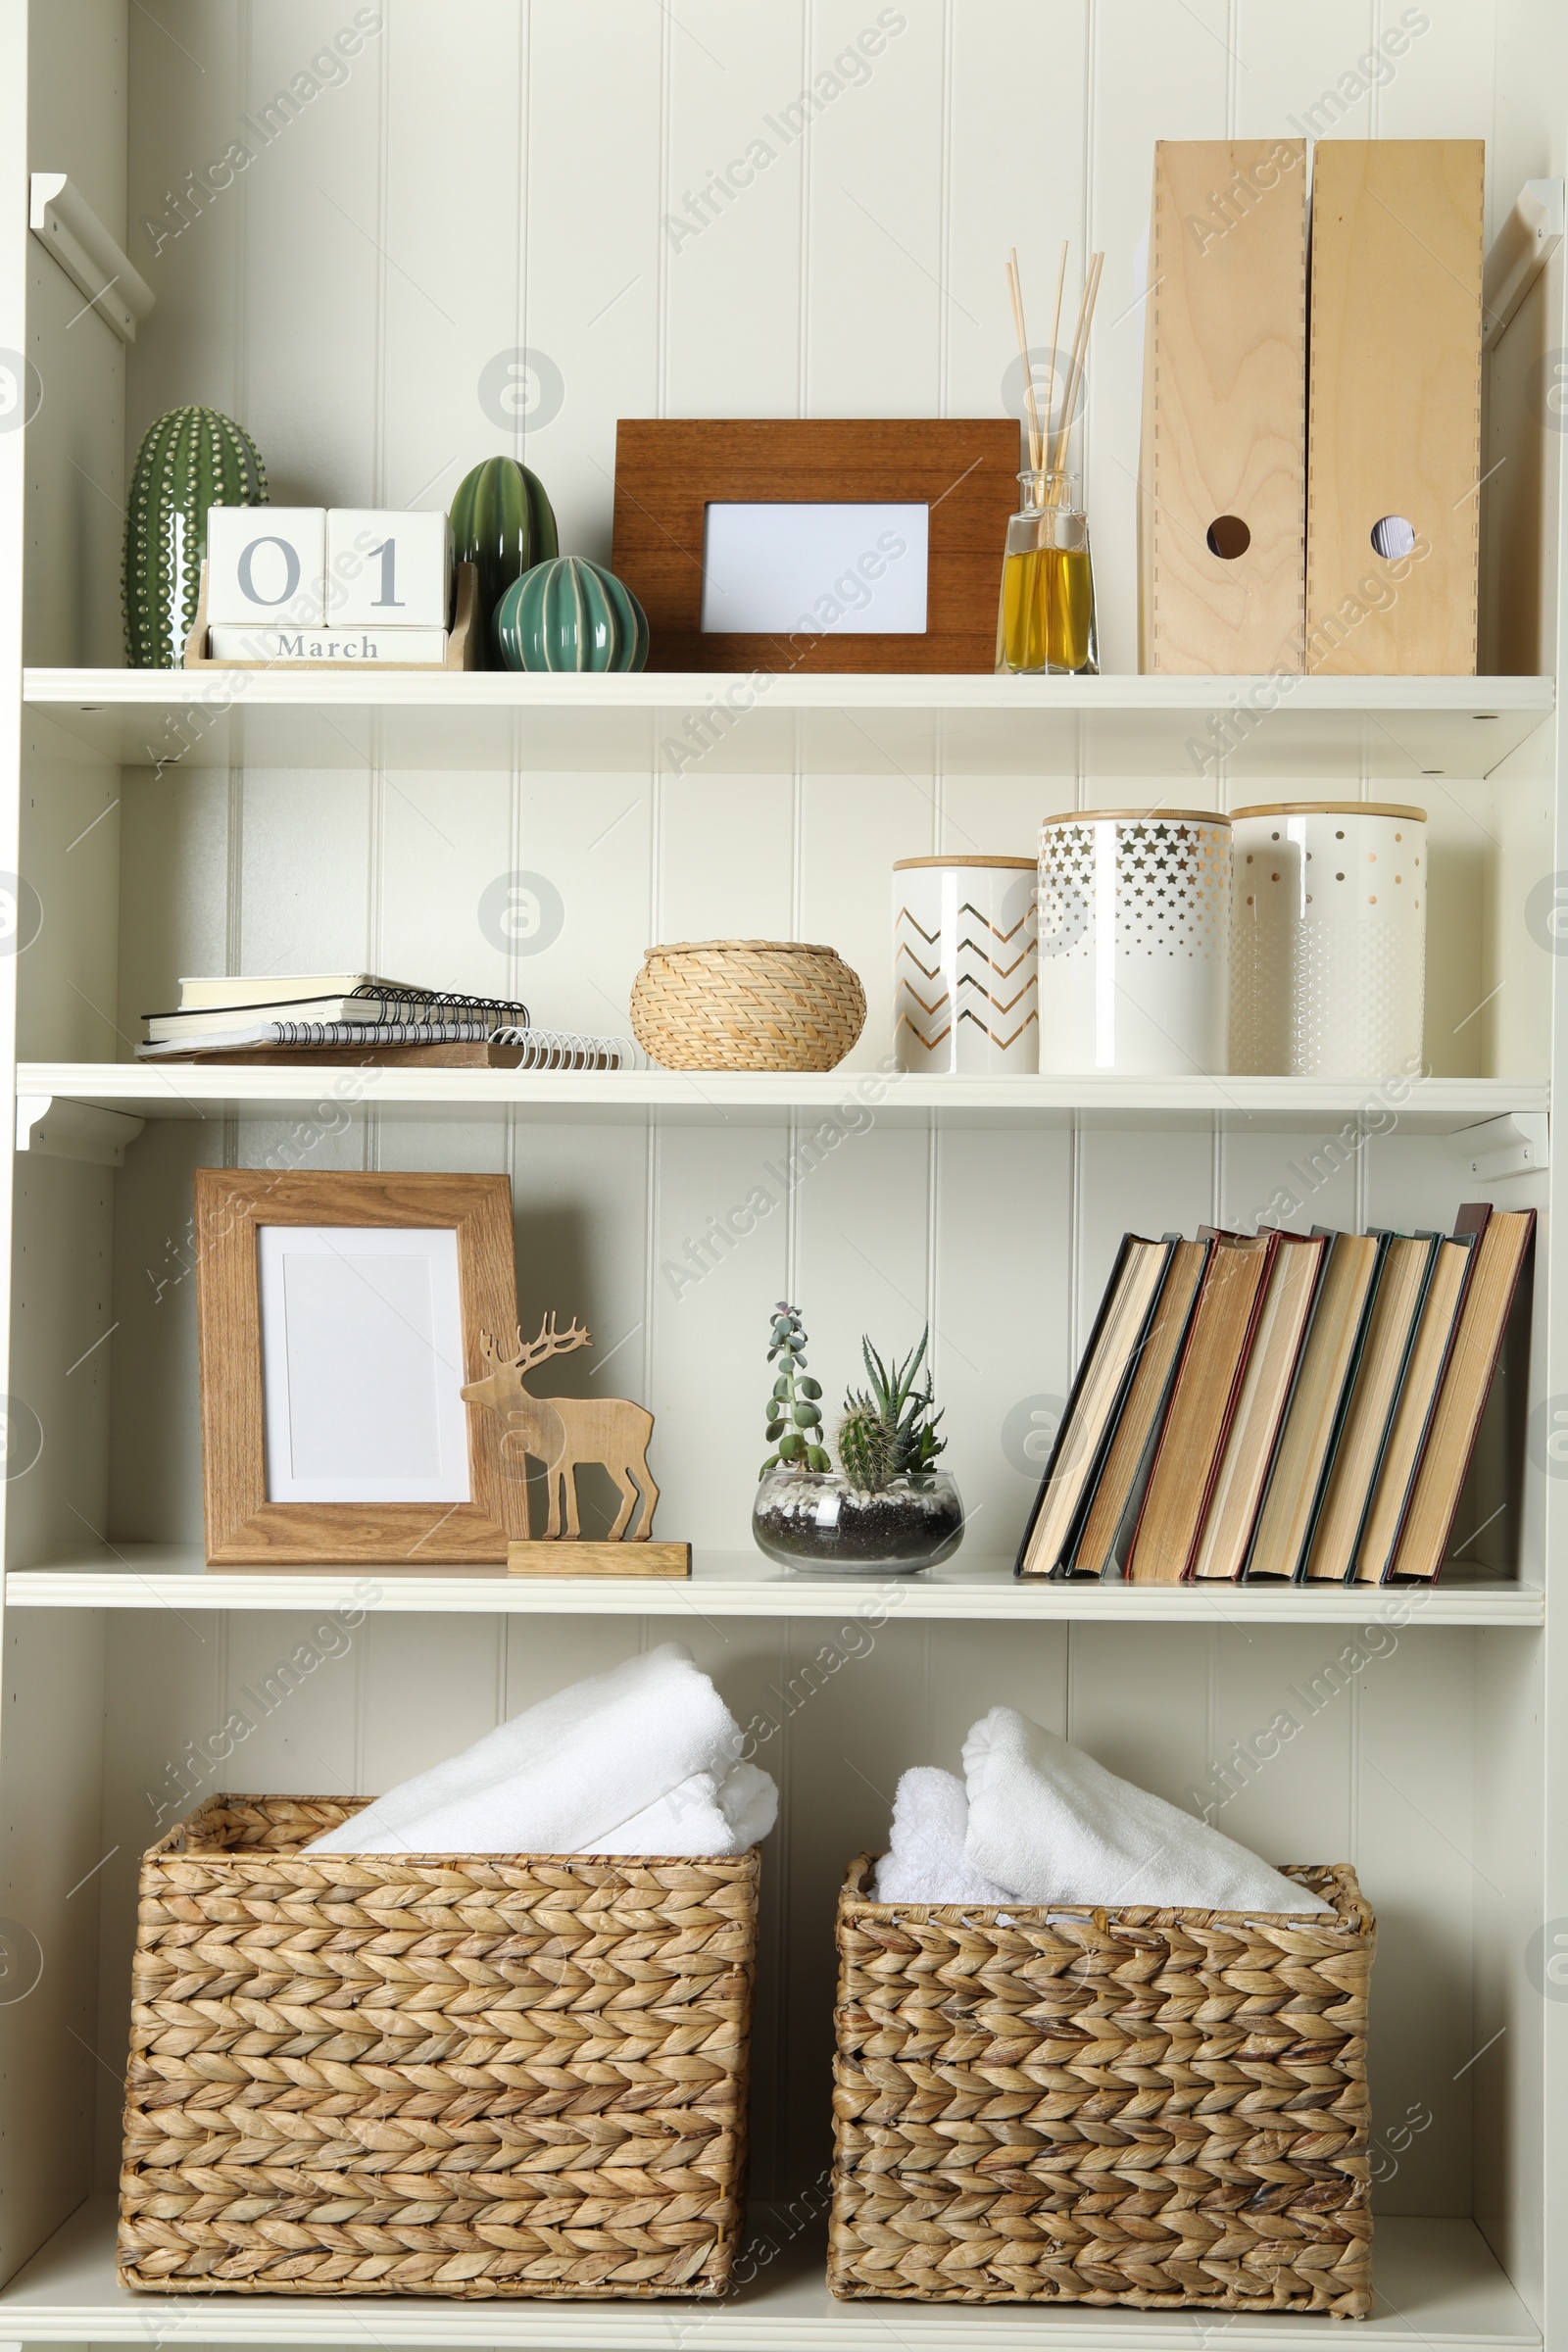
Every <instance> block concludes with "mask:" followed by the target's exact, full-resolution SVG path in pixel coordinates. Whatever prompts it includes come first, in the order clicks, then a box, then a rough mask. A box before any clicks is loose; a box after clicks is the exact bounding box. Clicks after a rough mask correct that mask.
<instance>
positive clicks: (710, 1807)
mask: <svg viewBox="0 0 1568 2352" xmlns="http://www.w3.org/2000/svg"><path fill="white" fill-rule="evenodd" d="M777 1819H778V1786H777V1784H776V1782H774V1781H773V1780H772V1779H771V1778H770V1777H769V1776H768V1774H767V1773H765V1772H761V1771H760V1770H759V1769H758V1767H757V1766H756V1765H755V1764H732V1765H731V1766H730V1768H729V1770H728V1772H726V1773H716V1772H694V1773H693V1774H692V1775H691V1777H690V1779H689V1780H684V1781H682V1782H681V1783H680V1785H679V1786H678V1788H674V1789H670V1791H669V1793H668V1795H667V1796H661V1797H658V1798H656V1800H655V1801H654V1803H653V1804H651V1805H645V1806H644V1808H643V1810H642V1811H641V1812H640V1813H634V1814H633V1815H632V1817H631V1819H630V1821H623V1822H622V1823H621V1825H620V1827H619V1829H618V1830H611V1831H608V1832H607V1833H606V1835H605V1836H604V1837H603V1838H591V1839H590V1840H589V1842H588V1843H587V1844H586V1845H585V1846H584V1847H583V1849H582V1850H583V1852H584V1853H585V1854H744V1853H745V1852H746V1850H747V1848H748V1847H749V1846H754V1845H760V1843H761V1841H762V1839H763V1838H765V1837H766V1836H767V1834H768V1832H769V1830H770V1829H771V1828H772V1827H773V1824H774V1822H775V1821H777Z"/></svg>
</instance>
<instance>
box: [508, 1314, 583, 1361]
mask: <svg viewBox="0 0 1568 2352" xmlns="http://www.w3.org/2000/svg"><path fill="white" fill-rule="evenodd" d="M593 1344H594V1343H593V1337H592V1335H591V1333H589V1332H586V1331H584V1330H583V1329H582V1327H581V1325H580V1324H579V1323H578V1322H577V1321H576V1318H575V1317H573V1319H572V1324H571V1328H570V1330H569V1331H558V1330H557V1328H556V1316H555V1310H554V1308H552V1310H551V1312H550V1313H549V1314H548V1315H546V1317H545V1319H544V1321H543V1322H542V1323H541V1324H540V1326H539V1337H538V1338H537V1339H536V1340H524V1338H523V1336H522V1329H521V1326H520V1325H519V1326H518V1329H517V1352H516V1354H515V1356H513V1357H512V1359H511V1361H512V1367H513V1369H514V1371H515V1372H517V1373H518V1374H519V1375H520V1374H521V1373H524V1372H531V1371H532V1369H533V1367H534V1365H535V1364H542V1363H544V1362H545V1360H546V1358H547V1357H549V1356H552V1355H569V1354H570V1352H571V1350H572V1349H573V1348H591V1347H592V1346H593Z"/></svg>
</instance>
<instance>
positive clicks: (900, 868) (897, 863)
mask: <svg viewBox="0 0 1568 2352" xmlns="http://www.w3.org/2000/svg"><path fill="white" fill-rule="evenodd" d="M1038 863H1039V859H1038V858H894V860H893V871H894V872H895V873H896V874H902V873H906V872H907V870H908V868H909V867H910V866H911V865H1020V866H1024V867H1026V868H1027V869H1028V871H1029V872H1031V873H1033V871H1034V869H1035V867H1036V865H1037V864H1038Z"/></svg>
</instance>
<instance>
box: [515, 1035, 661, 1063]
mask: <svg viewBox="0 0 1568 2352" xmlns="http://www.w3.org/2000/svg"><path fill="white" fill-rule="evenodd" d="M490 1043H491V1044H492V1045H493V1046H520V1047H521V1048H522V1059H521V1061H520V1062H518V1064H517V1067H518V1068H519V1069H521V1070H634V1069H636V1068H638V1067H639V1064H640V1060H641V1056H640V1055H639V1054H638V1052H637V1048H636V1047H635V1046H634V1045H633V1044H632V1042H631V1039H630V1038H629V1037H594V1036H592V1035H590V1034H588V1033H586V1032H583V1031H579V1030H575V1029H497V1030H495V1031H493V1032H492V1034H491V1039H490Z"/></svg>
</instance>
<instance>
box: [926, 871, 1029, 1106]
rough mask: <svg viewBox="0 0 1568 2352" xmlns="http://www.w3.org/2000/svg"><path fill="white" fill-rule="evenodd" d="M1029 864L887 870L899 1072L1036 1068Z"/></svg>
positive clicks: (1008, 1071) (996, 1073)
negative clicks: (890, 887) (890, 890)
mask: <svg viewBox="0 0 1568 2352" xmlns="http://www.w3.org/2000/svg"><path fill="white" fill-rule="evenodd" d="M1039 1033H1040V1019H1039V1011H1038V1007H1037V1005H1036V996H1035V861H1034V859H1033V858H900V859H899V861H898V863H897V864H896V865H895V866H894V868H893V1054H894V1060H895V1064H896V1066H897V1067H898V1068H899V1069H901V1070H927V1071H940V1072H942V1073H943V1074H945V1075H949V1076H953V1075H957V1074H959V1073H962V1072H971V1073H977V1074H981V1075H987V1074H989V1075H992V1076H1000V1075H1011V1074H1013V1073H1015V1072H1018V1071H1026V1072H1028V1073H1029V1074H1031V1075H1032V1074H1033V1073H1034V1071H1035V1070H1036V1069H1038V1067H1039V1059H1038V1042H1037V1041H1038V1038H1039Z"/></svg>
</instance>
